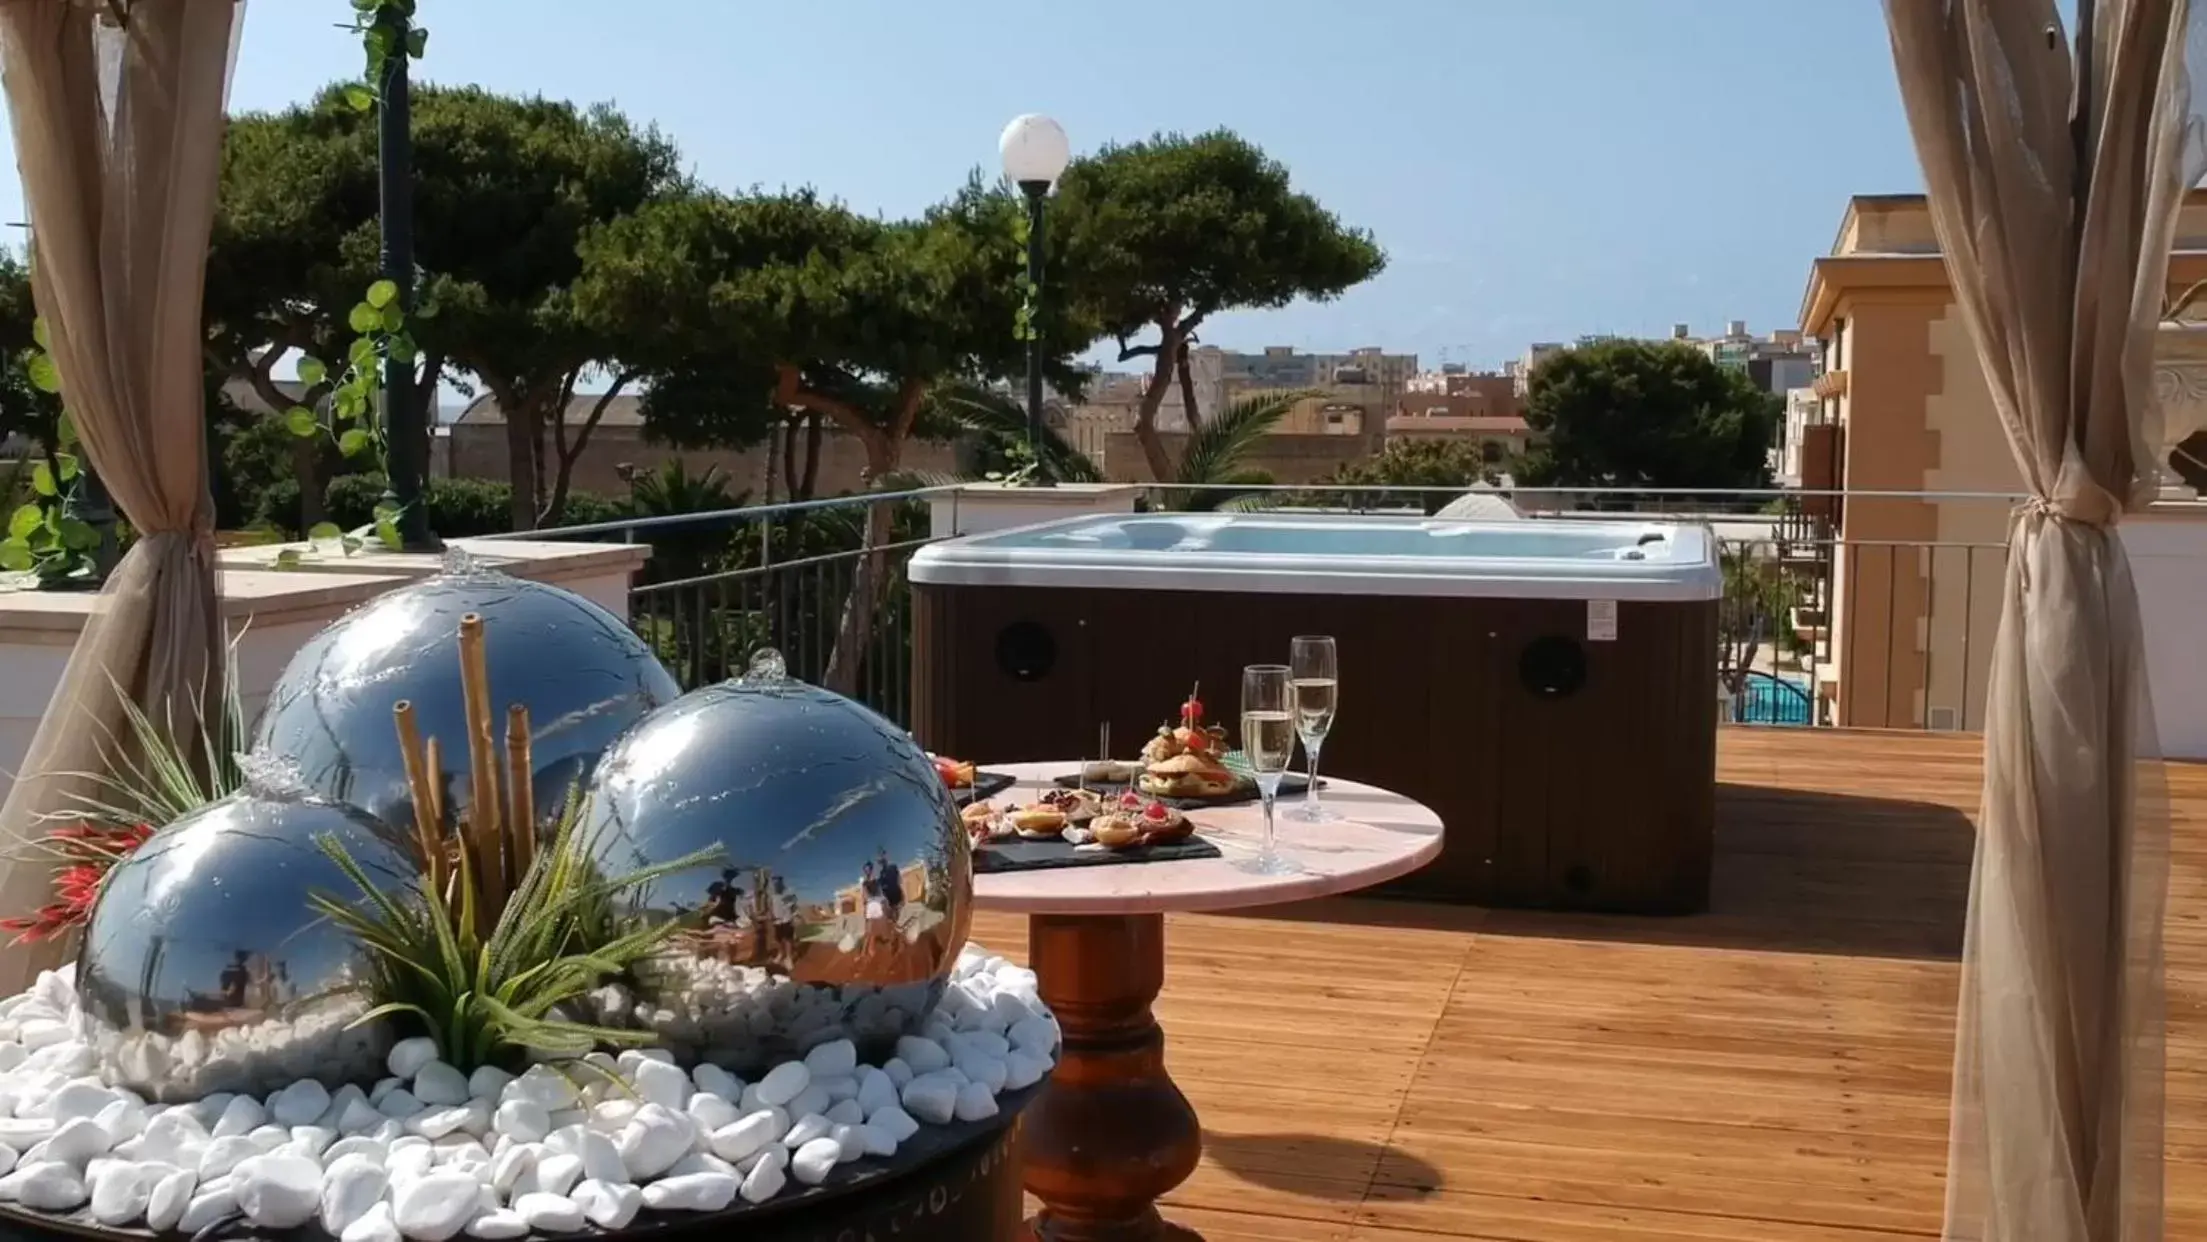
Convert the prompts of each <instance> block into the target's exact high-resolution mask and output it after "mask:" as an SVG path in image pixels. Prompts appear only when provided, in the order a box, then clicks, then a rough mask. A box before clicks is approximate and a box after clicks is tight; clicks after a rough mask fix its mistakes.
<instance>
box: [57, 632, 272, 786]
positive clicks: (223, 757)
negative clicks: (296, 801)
mask: <svg viewBox="0 0 2207 1242" xmlns="http://www.w3.org/2000/svg"><path fill="white" fill-rule="evenodd" d="M244 638H245V633H244V631H242V630H241V631H239V632H238V633H236V634H234V635H232V636H231V638H230V644H229V652H228V654H227V658H226V659H224V661H223V675H222V693H221V695H220V696H219V697H218V698H217V699H216V701H215V703H214V713H213V715H214V718H213V719H211V720H210V719H208V711H207V708H206V706H205V702H206V699H205V696H201V695H194V696H192V698H191V702H190V703H189V704H188V705H187V706H186V707H184V708H182V709H177V708H175V707H173V705H172V708H171V710H172V711H177V710H181V711H183V712H184V713H186V714H188V716H189V717H190V724H191V728H190V730H189V731H188V732H189V733H190V734H191V735H193V738H194V740H184V739H180V738H179V737H178V736H177V733H176V732H175V731H173V730H171V729H170V728H169V726H168V725H167V723H165V722H164V721H163V720H161V719H160V718H159V717H158V716H157V715H156V714H155V713H152V712H148V711H147V710H145V709H144V708H143V707H140V706H139V705H138V704H137V702H136V701H135V700H133V699H132V698H131V697H130V696H129V695H128V694H125V693H123V688H122V687H121V685H119V684H116V683H115V682H114V681H113V679H112V678H110V679H109V685H110V686H111V687H113V689H114V692H115V697H116V699H117V701H119V702H120V703H121V704H122V709H123V727H122V732H121V736H114V735H110V736H109V737H108V739H107V743H106V744H105V745H104V746H102V747H101V750H102V752H103V758H104V760H105V763H104V764H103V770H101V771H98V772H82V773H69V774H67V775H69V776H70V777H72V778H74V779H76V780H77V781H78V782H79V783H80V784H82V785H83V786H84V792H80V793H77V794H74V795H73V796H72V797H71V803H72V805H71V806H69V807H68V808H66V809H64V810H61V811H57V812H54V813H53V816H52V817H53V818H55V819H57V820H67V821H72V822H74V821H80V820H85V819H90V820H92V821H94V822H96V823H102V824H106V825H108V826H110V827H129V826H132V825H137V824H145V825H148V826H150V827H153V828H161V827H165V826H167V825H169V824H173V823H175V822H176V821H177V820H180V819H182V818H184V817H185V816H186V815H189V814H191V813H192V812H194V811H197V810H199V809H200V808H201V807H203V806H206V805H207V804H208V803H211V802H219V801H221V800H222V799H224V798H227V797H229V796H230V795H231V794H233V793H236V792H237V791H238V790H240V789H242V788H244V787H245V774H244V772H243V771H241V770H240V769H239V767H238V755H239V754H240V752H242V751H243V750H244V749H245V742H246V738H245V728H246V720H245V701H244V696H243V694H242V692H241V691H240V690H239V688H238V644H239V643H240V642H242V641H243V640H244Z"/></svg>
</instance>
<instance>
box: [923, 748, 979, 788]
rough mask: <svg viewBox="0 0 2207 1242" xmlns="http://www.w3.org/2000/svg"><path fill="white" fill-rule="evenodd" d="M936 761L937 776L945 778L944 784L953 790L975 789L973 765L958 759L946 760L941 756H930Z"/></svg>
mask: <svg viewBox="0 0 2207 1242" xmlns="http://www.w3.org/2000/svg"><path fill="white" fill-rule="evenodd" d="M928 758H930V759H932V760H934V761H935V775H937V776H940V777H942V778H943V784H945V785H948V786H950V787H951V788H952V789H971V788H973V765H972V764H970V763H965V762H962V761H960V760H957V759H945V758H944V757H942V756H941V755H929V756H928Z"/></svg>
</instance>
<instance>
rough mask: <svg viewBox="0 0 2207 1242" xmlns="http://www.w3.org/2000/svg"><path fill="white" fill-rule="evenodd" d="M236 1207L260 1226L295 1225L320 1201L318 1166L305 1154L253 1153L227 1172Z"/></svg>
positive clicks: (308, 1216)
mask: <svg viewBox="0 0 2207 1242" xmlns="http://www.w3.org/2000/svg"><path fill="white" fill-rule="evenodd" d="M230 1180H231V1183H232V1184H233V1185H234V1186H235V1187H236V1190H237V1197H238V1210H239V1211H241V1212H244V1213H245V1217H246V1219H247V1220H250V1221H252V1222H253V1223H254V1224H256V1225H259V1226H261V1227H262V1228H264V1229H295V1228H297V1227H299V1226H300V1225H303V1224H305V1223H307V1222H308V1221H310V1220H312V1219H314V1211H315V1209H316V1208H318V1207H320V1206H321V1204H322V1166H320V1165H318V1164H316V1163H314V1161H312V1160H309V1159H307V1158H306V1157H305V1156H290V1155H275V1156H254V1157H252V1158H251V1159H248V1160H243V1161H240V1162H239V1163H238V1167H237V1168H236V1169H235V1170H233V1171H232V1173H231V1175H230Z"/></svg>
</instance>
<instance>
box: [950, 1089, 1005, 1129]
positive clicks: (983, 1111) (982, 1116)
mask: <svg viewBox="0 0 2207 1242" xmlns="http://www.w3.org/2000/svg"><path fill="white" fill-rule="evenodd" d="M952 1115H953V1116H955V1117H956V1118H957V1119H958V1120H960V1121H986V1120H988V1119H989V1118H991V1117H994V1116H995V1115H996V1093H995V1092H993V1091H990V1090H989V1087H988V1084H987V1083H983V1082H969V1083H967V1084H966V1085H965V1086H963V1087H960V1088H958V1103H957V1106H956V1108H955V1109H953V1110H952Z"/></svg>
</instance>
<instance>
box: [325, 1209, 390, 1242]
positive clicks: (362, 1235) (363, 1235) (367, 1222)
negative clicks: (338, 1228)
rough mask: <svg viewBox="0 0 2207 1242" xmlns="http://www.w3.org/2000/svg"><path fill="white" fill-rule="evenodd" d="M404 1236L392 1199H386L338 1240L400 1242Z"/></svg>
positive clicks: (344, 1241) (348, 1228)
mask: <svg viewBox="0 0 2207 1242" xmlns="http://www.w3.org/2000/svg"><path fill="white" fill-rule="evenodd" d="M404 1236H405V1235H404V1234H402V1233H400V1232H399V1231H398V1218H397V1217H396V1216H395V1215H394V1214H393V1213H392V1211H391V1201H390V1200H389V1199H385V1200H384V1201H383V1202H381V1203H378V1204H376V1205H375V1206H374V1207H372V1208H369V1209H368V1214H367V1215H366V1216H363V1217H361V1218H360V1219H359V1220H356V1221H354V1222H353V1223H352V1224H351V1225H350V1226H349V1227H347V1228H346V1230H345V1232H344V1233H343V1234H342V1235H340V1236H339V1238H338V1242H399V1239H400V1238H402V1237H404Z"/></svg>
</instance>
